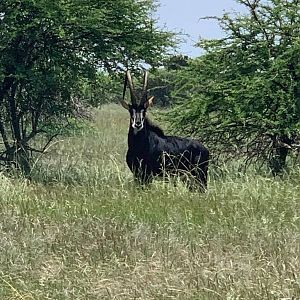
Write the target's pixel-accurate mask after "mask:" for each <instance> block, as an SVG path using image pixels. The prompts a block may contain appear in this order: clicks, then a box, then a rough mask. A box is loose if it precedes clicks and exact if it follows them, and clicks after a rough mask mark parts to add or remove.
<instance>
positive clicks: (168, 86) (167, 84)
mask: <svg viewBox="0 0 300 300" xmlns="http://www.w3.org/2000/svg"><path fill="white" fill-rule="evenodd" d="M188 60H189V58H188V57H187V56H184V55H173V56H170V57H168V59H166V60H165V61H164V64H163V68H159V69H156V70H155V71H154V72H152V73H151V76H150V77H149V92H150V93H151V95H153V96H154V97H155V98H154V99H155V100H154V101H155V105H159V106H161V107H168V106H171V105H172V104H173V102H174V101H173V97H172V93H171V92H172V90H173V89H174V87H175V85H174V82H175V79H176V78H177V73H178V71H179V70H181V69H183V68H185V67H186V66H188Z"/></svg>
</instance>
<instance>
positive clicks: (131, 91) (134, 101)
mask: <svg viewBox="0 0 300 300" xmlns="http://www.w3.org/2000/svg"><path fill="white" fill-rule="evenodd" d="M126 78H127V81H128V85H129V89H130V96H131V103H132V104H137V96H136V93H135V89H134V85H133V81H132V78H131V74H130V72H129V71H127V72H126Z"/></svg>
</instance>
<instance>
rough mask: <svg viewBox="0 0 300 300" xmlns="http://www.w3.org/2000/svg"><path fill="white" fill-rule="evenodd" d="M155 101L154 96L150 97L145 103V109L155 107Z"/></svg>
mask: <svg viewBox="0 0 300 300" xmlns="http://www.w3.org/2000/svg"><path fill="white" fill-rule="evenodd" d="M153 100H154V96H152V97H150V98H149V99H148V100H147V101H146V102H145V103H144V107H145V108H148V107H150V106H153Z"/></svg>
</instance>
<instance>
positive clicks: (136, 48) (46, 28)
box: [0, 0, 172, 174]
mask: <svg viewBox="0 0 300 300" xmlns="http://www.w3.org/2000/svg"><path fill="white" fill-rule="evenodd" d="M154 9H155V6H154V5H153V2H152V1H150V0H142V1H137V0H111V1H106V0H105V1H104V0H100V1H99V0H91V1H81V0H80V1H79V0H67V1H65V0H58V1H46V0H21V1H19V0H18V1H17V0H4V1H1V2H0V133H1V137H2V141H3V145H4V147H3V149H2V151H1V155H0V160H1V161H2V162H4V164H5V165H6V167H8V168H11V167H12V165H13V164H17V165H18V166H20V168H21V169H22V170H23V171H24V173H26V174H29V173H30V153H31V152H32V151H38V152H40V151H41V152H43V150H44V149H43V148H42V149H33V148H32V147H31V146H30V141H31V140H32V139H33V138H34V137H35V136H36V135H37V134H40V133H47V128H51V130H52V129H53V128H54V127H55V126H57V127H63V126H65V125H66V124H68V118H69V117H70V116H71V117H73V116H79V115H82V114H81V113H82V112H83V111H84V110H83V109H82V108H84V107H85V104H86V103H82V100H84V101H85V100H87V98H84V97H83V98H82V97H79V96H80V95H81V94H82V93H84V86H87V85H89V80H94V79H95V78H96V74H97V73H98V72H99V70H107V71H113V70H117V69H119V68H120V66H121V65H126V66H132V65H138V64H141V63H148V64H150V65H157V64H159V63H160V62H161V60H162V58H163V56H164V53H165V52H166V50H167V47H168V46H170V45H171V44H172V35H171V34H170V33H167V32H164V31H162V30H159V29H157V28H156V25H155V21H154V20H153V18H152V17H151V14H152V12H153V10H154ZM98 76H99V75H98ZM81 88H83V90H80V89H81ZM92 101H94V100H93V99H92ZM53 126H54V127H53ZM53 137H54V136H52V138H53Z"/></svg>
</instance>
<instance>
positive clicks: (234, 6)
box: [157, 0, 243, 57]
mask: <svg viewBox="0 0 300 300" xmlns="http://www.w3.org/2000/svg"><path fill="white" fill-rule="evenodd" d="M158 2H160V4H161V5H160V7H159V8H158V12H157V17H158V18H159V25H160V26H164V25H165V26H166V28H168V29H169V30H175V31H180V32H183V33H185V34H188V35H189V37H187V38H186V41H185V42H184V43H182V44H181V45H180V49H179V51H180V52H181V53H183V54H187V55H189V56H192V57H195V56H199V55H200V54H201V49H199V48H195V47H193V45H194V44H195V43H196V42H197V41H198V40H199V38H200V37H202V38H219V37H222V35H223V33H222V31H221V29H220V28H219V26H218V25H217V23H216V22H215V21H212V20H199V19H200V18H201V17H205V16H222V14H223V13H224V12H225V11H226V12H233V11H237V12H242V11H243V7H242V6H241V5H240V4H238V3H237V2H236V1H235V0H159V1H158Z"/></svg>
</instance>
